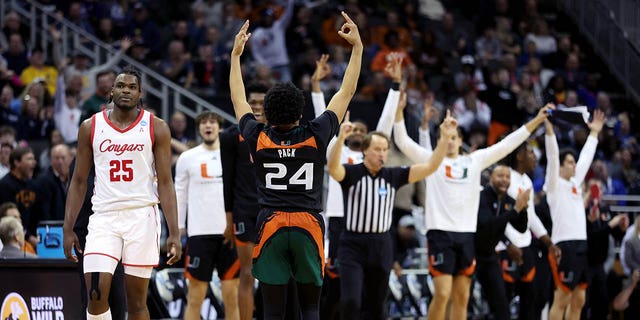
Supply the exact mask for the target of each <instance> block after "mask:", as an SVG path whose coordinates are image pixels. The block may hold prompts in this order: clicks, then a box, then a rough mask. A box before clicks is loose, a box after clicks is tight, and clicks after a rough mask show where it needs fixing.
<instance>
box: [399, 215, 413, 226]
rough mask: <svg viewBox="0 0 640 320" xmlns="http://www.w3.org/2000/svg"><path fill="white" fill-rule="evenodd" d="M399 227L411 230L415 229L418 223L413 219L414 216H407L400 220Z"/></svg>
mask: <svg viewBox="0 0 640 320" xmlns="http://www.w3.org/2000/svg"><path fill="white" fill-rule="evenodd" d="M398 226H401V227H405V228H409V227H413V228H415V227H416V221H415V219H413V216H411V215H406V216H403V217H402V218H400V220H399V221H398Z"/></svg>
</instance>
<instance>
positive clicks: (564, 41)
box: [544, 34, 572, 70]
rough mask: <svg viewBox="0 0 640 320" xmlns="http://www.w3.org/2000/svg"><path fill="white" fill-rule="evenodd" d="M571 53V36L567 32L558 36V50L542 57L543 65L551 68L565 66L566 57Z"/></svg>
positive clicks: (557, 68) (556, 68)
mask: <svg viewBox="0 0 640 320" xmlns="http://www.w3.org/2000/svg"><path fill="white" fill-rule="evenodd" d="M571 53H572V44H571V37H570V36H569V35H567V34H565V35H560V36H559V37H558V50H556V51H555V52H552V53H549V54H548V55H547V56H546V57H544V65H545V66H547V67H548V68H550V69H552V70H559V69H562V68H564V67H565V65H566V63H567V58H568V57H569V55H570V54H571Z"/></svg>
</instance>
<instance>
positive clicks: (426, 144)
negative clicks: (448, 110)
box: [418, 92, 460, 151]
mask: <svg viewBox="0 0 640 320" xmlns="http://www.w3.org/2000/svg"><path fill="white" fill-rule="evenodd" d="M434 101H435V96H434V95H433V92H429V93H427V98H426V99H424V103H423V105H422V108H423V110H424V115H422V123H421V124H420V128H419V129H418V133H419V135H420V137H419V138H418V143H420V146H422V147H423V148H425V149H427V150H429V151H432V150H433V146H432V145H431V134H430V132H429V123H430V122H431V119H433V117H434V116H435V114H436V110H435V109H434V108H433V102H434ZM458 124H460V122H458Z"/></svg>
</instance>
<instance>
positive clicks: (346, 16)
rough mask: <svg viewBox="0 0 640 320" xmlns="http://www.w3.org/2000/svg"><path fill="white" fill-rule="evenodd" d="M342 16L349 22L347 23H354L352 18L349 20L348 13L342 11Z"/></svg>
mask: <svg viewBox="0 0 640 320" xmlns="http://www.w3.org/2000/svg"><path fill="white" fill-rule="evenodd" d="M340 13H341V14H342V16H343V17H344V19H345V20H347V23H353V20H351V18H349V16H348V15H347V13H346V12H344V11H342V12H340Z"/></svg>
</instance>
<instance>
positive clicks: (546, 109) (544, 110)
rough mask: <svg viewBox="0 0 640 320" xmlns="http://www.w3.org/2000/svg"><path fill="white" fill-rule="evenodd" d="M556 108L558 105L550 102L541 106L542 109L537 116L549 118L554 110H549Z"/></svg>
mask: <svg viewBox="0 0 640 320" xmlns="http://www.w3.org/2000/svg"><path fill="white" fill-rule="evenodd" d="M555 109H556V105H555V104H553V103H551V102H549V103H547V104H545V105H544V107H542V108H540V110H538V115H537V116H536V117H540V118H543V119H547V118H548V117H549V114H551V112H552V111H549V110H555Z"/></svg>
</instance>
